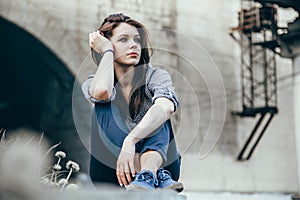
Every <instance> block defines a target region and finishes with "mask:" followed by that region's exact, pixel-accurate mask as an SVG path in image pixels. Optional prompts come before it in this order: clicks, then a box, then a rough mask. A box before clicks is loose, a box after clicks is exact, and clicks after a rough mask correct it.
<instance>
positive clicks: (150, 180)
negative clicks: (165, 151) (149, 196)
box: [126, 170, 158, 191]
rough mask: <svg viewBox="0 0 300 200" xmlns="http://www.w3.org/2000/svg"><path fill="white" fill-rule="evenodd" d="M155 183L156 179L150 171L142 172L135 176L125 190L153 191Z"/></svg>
mask: <svg viewBox="0 0 300 200" xmlns="http://www.w3.org/2000/svg"><path fill="white" fill-rule="evenodd" d="M157 183H158V182H157V178H156V177H155V175H154V174H153V173H152V172H151V171H149V170H142V171H140V172H139V173H137V174H136V176H135V179H134V181H132V182H131V183H130V184H129V185H128V186H127V187H126V189H127V190H131V191H141V190H154V189H155V187H156V186H157Z"/></svg>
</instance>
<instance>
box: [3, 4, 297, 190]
mask: <svg viewBox="0 0 300 200" xmlns="http://www.w3.org/2000/svg"><path fill="white" fill-rule="evenodd" d="M0 2H1V3H0V12H1V15H2V16H3V17H5V18H6V19H8V20H10V21H12V22H14V23H16V24H17V25H19V26H21V27H23V28H24V29H25V30H27V31H29V32H30V33H32V34H33V35H34V36H35V37H37V38H38V39H40V40H41V41H42V42H43V43H44V44H46V45H47V46H48V47H49V48H50V49H51V50H52V51H53V52H54V53H55V54H56V55H57V56H58V57H59V58H60V59H61V60H62V61H63V62H64V63H65V64H66V66H67V67H68V68H69V69H70V70H71V71H72V72H73V73H74V75H76V77H77V78H78V80H79V81H82V80H83V79H84V78H85V77H86V75H87V74H89V73H92V71H93V70H95V69H93V68H92V67H90V65H91V63H90V58H89V57H88V55H89V46H88V33H89V32H90V31H92V30H94V29H96V28H97V27H98V25H99V23H100V22H101V21H102V20H103V18H104V17H105V16H106V15H108V14H109V13H113V12H124V13H126V14H128V15H130V16H132V17H133V18H136V19H137V20H139V21H142V22H143V23H144V24H145V25H146V26H147V27H148V28H149V30H150V33H151V36H152V40H153V45H154V48H155V49H156V54H155V55H154V57H153V60H152V61H153V64H155V65H160V66H162V67H163V68H166V69H167V70H169V71H170V73H171V74H172V77H173V81H174V86H175V88H176V92H177V93H178V95H179V97H180V101H181V107H180V109H179V110H178V112H177V114H176V115H175V116H174V118H173V122H174V126H175V129H176V130H177V131H176V138H177V143H178V146H179V149H180V151H181V153H182V155H183V162H182V176H181V180H182V181H183V182H184V184H185V185H186V188H187V189H191V190H218V191H219V190H221V191H225V190H230V191H245V192H250V191H255V192H258V191H283V192H292V191H296V188H297V178H296V174H297V169H296V168H297V167H296V156H295V143H294V140H295V136H294V132H295V131H294V120H292V119H293V118H294V115H293V113H294V108H293V87H292V82H291V80H285V81H281V82H280V83H279V84H278V85H279V86H278V87H279V91H278V95H279V114H278V115H276V116H275V118H274V120H273V121H272V123H271V125H270V127H269V128H268V129H267V131H266V133H265V136H264V137H263V139H262V140H261V142H260V144H259V145H258V147H257V149H256V151H255V153H254V155H253V157H252V159H251V160H250V161H248V162H237V161H236V157H237V154H238V152H239V151H240V150H241V147H242V145H243V144H244V142H245V140H246V139H247V137H248V135H249V134H250V132H251V129H252V127H253V126H254V124H255V123H256V120H257V119H254V118H249V119H245V118H239V117H236V116H231V114H230V112H231V111H232V110H235V111H237V110H240V109H241V107H240V92H239V88H240V72H239V70H240V62H239V61H240V57H239V46H238V45H237V44H236V43H235V42H234V41H233V40H232V39H231V38H230V37H229V35H228V27H230V26H236V25H237V12H238V10H239V5H240V4H239V3H240V1H239V0H229V1H228V0H227V1H225V0H221V1H220V0H212V1H197V0H177V1H175V0H169V1H160V0H152V1H147V0H123V1H115V0H110V1H104V0H88V1H87V0H77V1H58V0H53V1H46V0H38V1H31V0H25V1H24V0H12V1H4V0H1V1H0ZM169 29H171V31H170V30H169ZM291 72H292V64H291V62H290V61H289V60H284V59H280V58H278V76H279V77H280V76H283V75H285V74H289V73H291ZM78 73H79V75H78ZM77 89H78V88H77ZM77 92H78V91H77ZM225 92H226V94H225ZM76 94H78V95H75V97H74V99H75V100H74V99H73V100H74V102H75V104H76V102H77V105H76V106H75V107H76V109H75V111H76V112H79V111H78V110H79V109H80V108H79V107H80V106H78V104H80V103H83V102H84V100H82V96H80V95H79V93H76ZM78 102H80V103H78ZM85 112H88V109H87V108H84V109H81V112H80V113H82V115H80V114H79V113H76V114H75V115H76V116H77V121H81V122H82V124H80V127H81V128H79V129H80V130H78V132H79V134H81V132H84V131H85V130H87V129H88V127H89V124H88V122H89V121H88V120H89V119H88V117H89V116H88V115H89V114H86V113H85ZM81 137H82V140H84V141H85V142H84V143H85V144H86V146H87V148H88V146H89V144H88V133H85V135H84V136H81ZM217 139H218V142H216V141H217ZM203 141H206V142H205V143H204V142H203ZM203 144H204V145H203ZM213 147H214V148H213ZM212 148H213V150H212V151H210V150H211V149H212Z"/></svg>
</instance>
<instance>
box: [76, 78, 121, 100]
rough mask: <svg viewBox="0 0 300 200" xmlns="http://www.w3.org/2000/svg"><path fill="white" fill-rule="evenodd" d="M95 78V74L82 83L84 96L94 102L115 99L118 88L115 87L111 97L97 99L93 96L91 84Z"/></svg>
mask: <svg viewBox="0 0 300 200" xmlns="http://www.w3.org/2000/svg"><path fill="white" fill-rule="evenodd" d="M93 78H94V75H90V76H89V77H88V78H87V80H86V81H84V82H83V84H82V85H81V90H82V93H83V95H84V97H85V98H86V99H87V100H88V101H90V102H92V103H107V102H110V101H113V100H114V99H115V97H116V90H115V88H113V91H112V95H111V97H110V98H109V99H107V100H99V99H95V98H94V97H92V96H91V95H90V91H89V89H90V84H91V81H92V79H93Z"/></svg>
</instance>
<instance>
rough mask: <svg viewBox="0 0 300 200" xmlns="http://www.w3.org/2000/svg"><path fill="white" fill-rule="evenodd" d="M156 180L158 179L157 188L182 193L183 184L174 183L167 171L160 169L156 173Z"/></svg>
mask: <svg viewBox="0 0 300 200" xmlns="http://www.w3.org/2000/svg"><path fill="white" fill-rule="evenodd" d="M157 179H158V188H161V189H170V190H175V191H177V192H182V190H183V189H184V187H183V184H182V183H180V182H177V181H174V180H173V179H172V178H171V173H170V172H169V171H168V170H165V169H163V168H160V169H159V170H158V171H157Z"/></svg>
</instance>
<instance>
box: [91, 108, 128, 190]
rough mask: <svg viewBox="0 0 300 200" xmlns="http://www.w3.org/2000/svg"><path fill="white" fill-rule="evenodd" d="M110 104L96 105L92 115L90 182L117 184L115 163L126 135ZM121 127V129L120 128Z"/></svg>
mask: <svg viewBox="0 0 300 200" xmlns="http://www.w3.org/2000/svg"><path fill="white" fill-rule="evenodd" d="M122 123H123V121H122V120H120V118H118V117H117V113H116V110H115V108H114V106H113V105H112V104H111V103H107V104H101V105H100V104H96V105H95V110H94V113H93V115H92V130H91V132H92V133H91V160H90V176H91V179H92V181H93V182H94V183H95V182H101V183H103V182H105V183H112V184H117V185H119V183H118V180H117V177H116V162H117V157H118V154H119V150H120V148H121V146H122V143H123V140H124V138H125V137H126V135H127V133H126V132H125V131H126V130H124V128H125V125H124V124H122ZM122 126H123V127H122Z"/></svg>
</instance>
